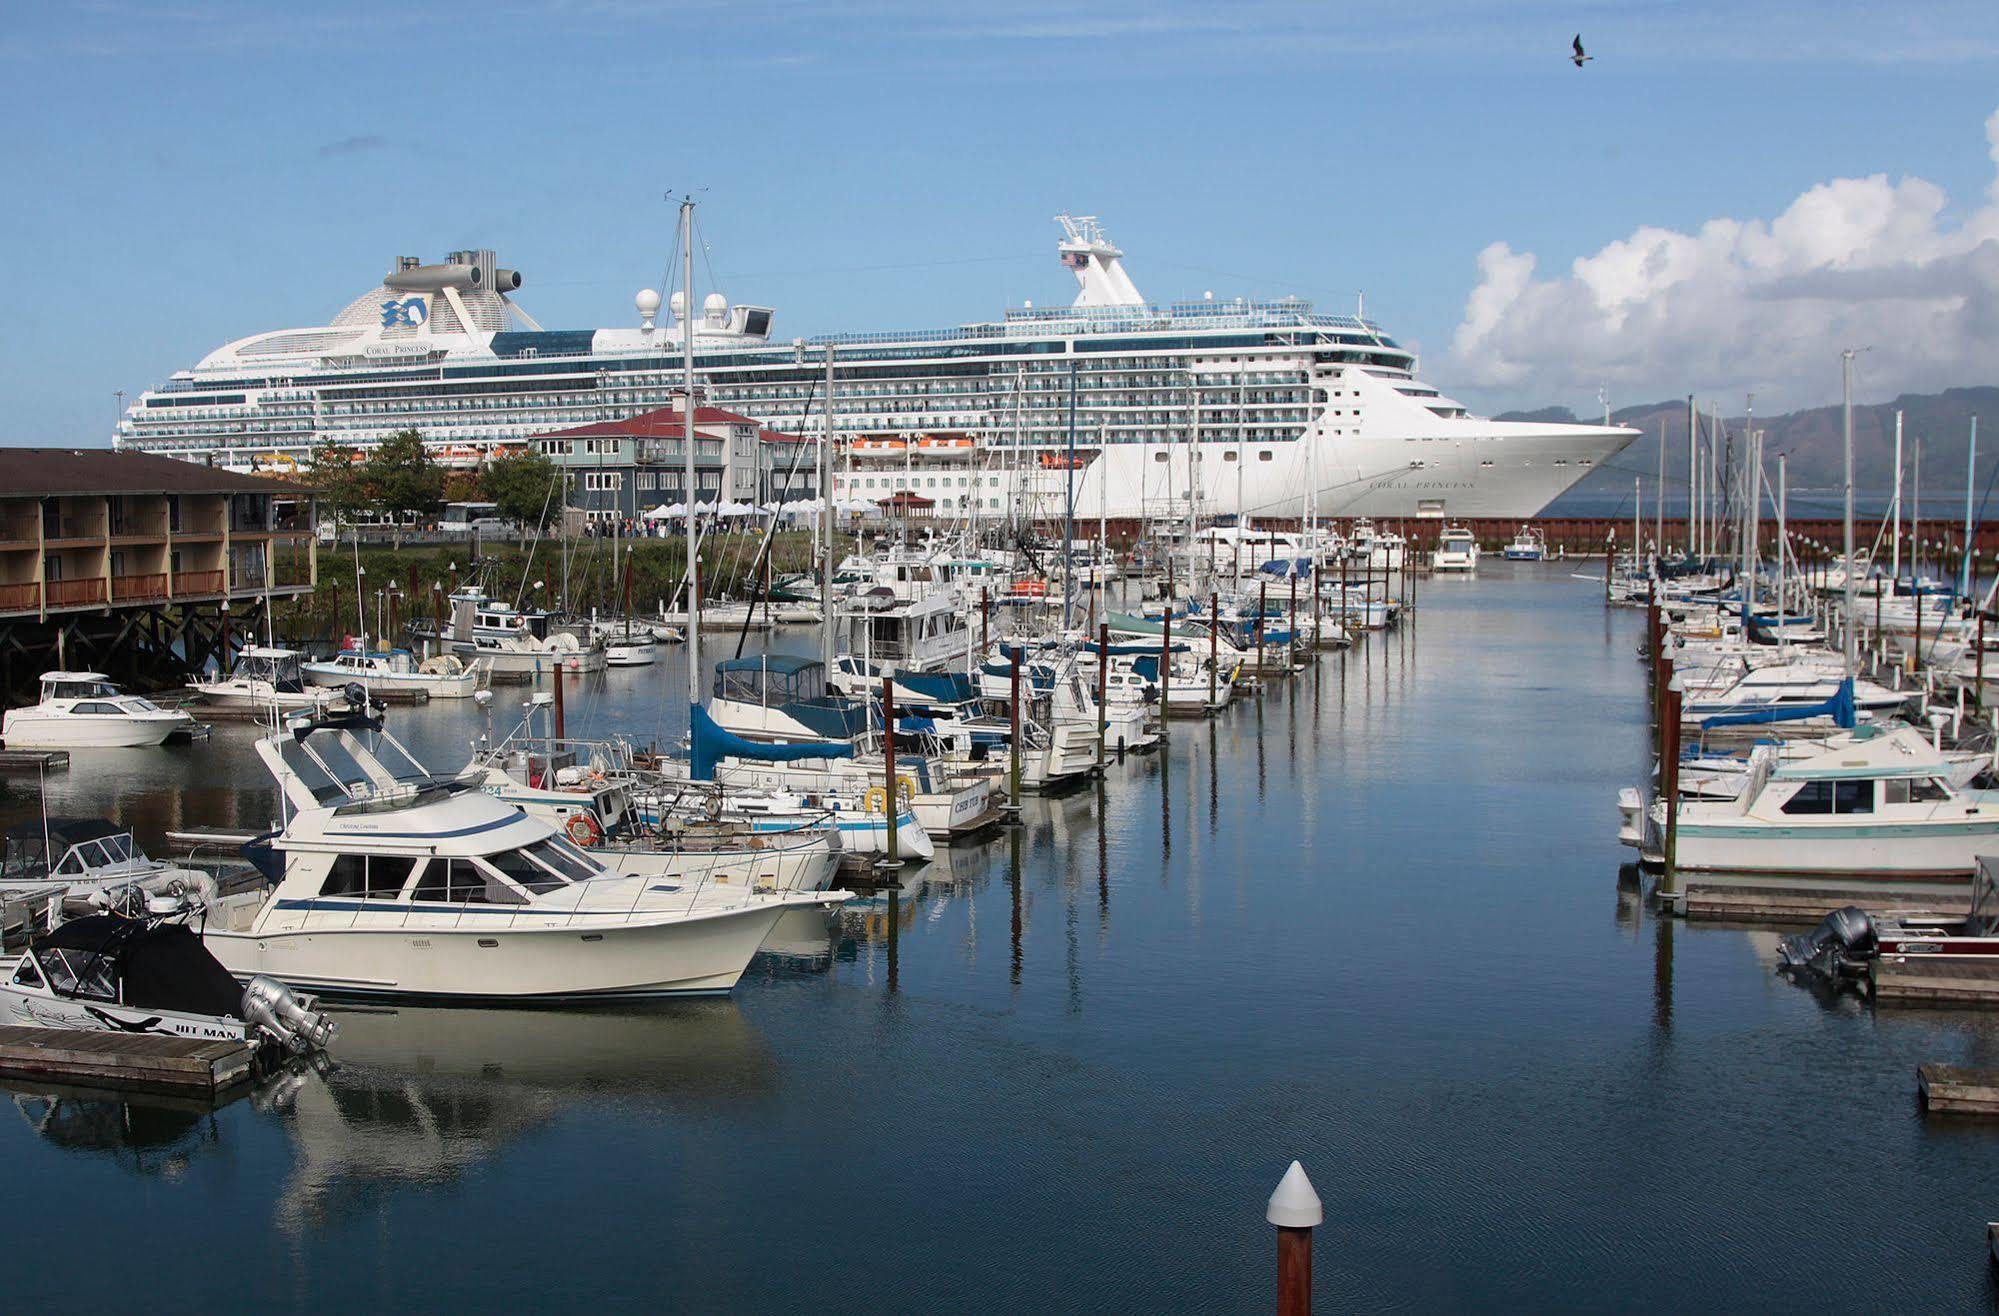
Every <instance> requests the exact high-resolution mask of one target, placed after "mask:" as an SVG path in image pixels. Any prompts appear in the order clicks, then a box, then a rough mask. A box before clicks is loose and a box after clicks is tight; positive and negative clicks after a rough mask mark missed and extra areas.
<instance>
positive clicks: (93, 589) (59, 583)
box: [48, 576, 109, 608]
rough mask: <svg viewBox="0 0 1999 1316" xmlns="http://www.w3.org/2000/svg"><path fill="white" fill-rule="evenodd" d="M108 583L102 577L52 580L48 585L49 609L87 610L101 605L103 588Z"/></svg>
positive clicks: (103, 596)
mask: <svg viewBox="0 0 1999 1316" xmlns="http://www.w3.org/2000/svg"><path fill="white" fill-rule="evenodd" d="M108 583H109V582H108V581H106V579H105V578H104V577H103V576H86V577H84V578H83V579H82V580H52V581H50V582H49V583H48V599H49V606H50V607H51V608H87V607H91V606H93V605H102V604H103V602H104V599H105V586H106V585H107V584H108Z"/></svg>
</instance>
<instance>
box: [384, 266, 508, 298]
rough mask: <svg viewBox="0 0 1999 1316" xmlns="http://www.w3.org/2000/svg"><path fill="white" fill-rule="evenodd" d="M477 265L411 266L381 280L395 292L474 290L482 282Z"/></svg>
mask: <svg viewBox="0 0 1999 1316" xmlns="http://www.w3.org/2000/svg"><path fill="white" fill-rule="evenodd" d="M483 277H484V276H482V275H481V274H480V272H479V267H478V266H477V265H413V266H410V267H409V268H407V269H401V270H397V271H396V272H395V273H394V274H391V275H390V276H389V277H388V278H386V279H383V280H382V286H383V287H385V288H392V289H394V290H395V291H397V292H443V291H444V290H445V289H446V288H459V289H469V288H476V287H478V286H479V285H480V283H481V282H482V281H483Z"/></svg>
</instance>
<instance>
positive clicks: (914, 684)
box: [895, 669, 979, 704]
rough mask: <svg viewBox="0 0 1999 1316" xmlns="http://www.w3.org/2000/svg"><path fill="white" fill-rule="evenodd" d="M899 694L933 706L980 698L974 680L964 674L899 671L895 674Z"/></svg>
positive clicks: (961, 702) (966, 701)
mask: <svg viewBox="0 0 1999 1316" xmlns="http://www.w3.org/2000/svg"><path fill="white" fill-rule="evenodd" d="M895 686H896V693H897V694H905V693H906V694H908V695H909V696H910V697H911V698H913V699H924V700H928V701H929V702H931V703H933V704H963V703H969V702H970V701H971V700H974V699H977V698H978V697H979V692H978V691H977V690H975V689H973V688H972V678H971V677H969V676H966V675H965V674H964V673H963V672H909V671H903V670H900V669H898V670H897V671H896V674H895Z"/></svg>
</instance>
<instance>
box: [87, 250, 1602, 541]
mask: <svg viewBox="0 0 1999 1316" xmlns="http://www.w3.org/2000/svg"><path fill="white" fill-rule="evenodd" d="M1057 222H1058V223H1059V224H1060V225H1061V237H1060V240H1059V243H1058V248H1057V250H1058V254H1059V256H1060V259H1061V262H1062V264H1063V265H1064V266H1065V267H1067V268H1068V269H1069V270H1070V271H1071V272H1072V273H1073V274H1074V275H1075V278H1076V281H1077V283H1078V285H1079V287H1078V293H1077V296H1076V299H1075V302H1074V304H1073V305H1069V306H1062V307H1037V306H1033V305H1031V304H1030V305H1027V306H1022V307H1019V308H1015V309H1012V310H1008V311H1006V312H1005V313H1004V315H1003V316H1002V317H1001V318H1000V319H999V320H997V321H986V322H980V323H973V324H965V325H961V326H959V327H957V328H953V329H941V330H925V331H908V332H887V333H845V334H829V335H824V336H821V337H816V338H806V339H793V340H789V341H786V340H783V339H779V338H774V337H773V333H772V330H773V325H774V322H775V319H776V315H775V312H774V311H773V310H772V309H771V308H769V307H764V306H749V305H731V304H730V303H729V301H728V300H727V299H726V298H725V297H724V295H723V294H722V293H720V292H710V293H709V294H708V295H707V296H706V297H705V298H704V299H703V301H702V304H701V307H700V310H699V312H698V313H697V314H690V313H689V312H690V308H689V307H688V306H687V304H686V300H685V298H684V297H683V295H682V294H681V293H680V292H675V293H674V294H673V295H672V296H671V297H668V298H664V299H663V298H662V297H661V294H660V292H659V291H658V290H655V289H651V288H645V289H641V290H640V291H639V293H638V295H637V297H636V298H635V299H634V311H635V316H634V319H635V320H636V323H633V324H630V325H628V326H627V327H623V328H606V329H584V330H546V329H543V328H542V327H541V326H540V325H538V324H537V323H535V321H534V320H533V319H532V318H531V317H530V316H529V315H528V314H527V313H526V311H525V310H523V309H522V307H521V306H520V305H519V303H518V297H517V294H518V292H519V290H520V288H521V286H522V284H523V282H524V280H523V276H522V275H521V274H520V272H518V271H516V270H512V269H507V268H504V267H502V266H500V265H498V264H497V261H496V257H495V254H494V253H493V252H491V251H486V250H478V251H459V252H453V253H451V254H450V255H449V256H448V258H447V259H446V260H445V261H444V262H443V263H441V264H426V263H424V262H423V261H421V260H419V259H417V258H415V257H408V256H405V257H401V258H399V259H398V260H396V261H395V262H394V264H393V266H392V267H391V269H390V271H389V273H388V274H387V276H386V277H384V278H383V279H382V280H381V281H380V282H379V283H378V284H376V285H374V286H372V287H370V288H368V289H367V290H366V291H364V292H362V293H361V294H360V295H359V296H358V297H356V298H355V299H354V300H353V301H352V302H350V303H348V305H347V306H346V307H345V308H344V309H342V310H341V311H340V312H339V314H337V315H335V316H334V317H333V319H332V322H331V323H329V324H326V325H323V326H318V327H314V328H301V329H283V330H278V331H275V332H269V333H260V334H254V335H251V336H250V337H247V338H241V339H238V340H236V341H235V342H232V343H228V344H226V345H224V346H222V347H220V348H217V349H216V350H215V351H213V352H211V353H209V354H208V356H206V357H205V358H203V359H202V360H201V362H200V363H199V364H197V365H196V366H195V367H194V368H193V369H191V370H184V371H180V372H178V373H176V374H175V375H174V376H173V377H172V378H171V379H169V380H168V381H167V382H166V383H165V384H163V385H161V386H160V387H159V388H157V389H153V390H149V391H147V392H145V393H143V394H141V395H140V396H139V398H138V400H137V401H136V402H135V403H134V404H133V405H132V406H130V407H129V408H128V409H127V410H126V411H125V413H124V415H123V417H122V418H121V419H120V421H119V423H118V428H117V433H116V437H115V442H116V444H117V446H119V447H121V448H136V449H142V450H144V451H148V452H154V453H162V454H166V455H170V456H176V457H181V458H185V459H187V460H191V461H200V462H207V463H211V464H215V465H220V466H225V467H229V468H232V469H239V470H256V469H263V470H271V469H277V470H286V469H292V468H294V467H296V466H299V465H302V464H303V463H304V462H305V461H306V460H307V459H308V456H309V454H310V453H311V451H312V450H313V449H314V448H315V447H317V446H319V445H321V444H323V443H326V442H328V441H332V442H335V443H339V444H341V445H345V446H350V447H353V448H355V449H358V450H363V451H365V450H366V449H367V448H368V447H369V446H370V445H371V444H374V443H377V442H379V441H380V440H382V439H383V438H386V437H387V436H389V435H390V434H393V433H395V432H397V431H399V430H405V429H415V430H417V431H418V432H419V433H421V434H422V435H423V437H424V441H425V443H426V444H427V445H428V446H429V447H430V448H431V449H432V450H433V451H434V452H436V453H438V454H440V455H448V456H450V457H451V458H453V459H455V460H458V461H461V462H462V461H463V460H465V459H466V458H467V457H470V458H471V459H473V460H478V459H482V458H485V457H490V456H495V455H499V454H502V453H507V452H511V451H517V450H519V449H521V448H523V447H525V446H527V445H529V444H530V443H532V442H533V441H535V440H536V439H537V438H539V437H541V436H546V435H548V434H550V433H552V432H555V431H559V430H562V429H565V428H570V427H575V426H581V425H589V424H594V423H600V422H606V421H613V422H615V421H618V420H622V419H625V418H629V417H633V416H637V415H640V414H642V413H645V412H649V411H655V410H657V409H660V408H662V407H669V406H671V405H673V401H674V398H675V396H676V395H677V394H678V393H679V392H680V390H681V389H682V386H683V379H684V376H683V373H682V357H683V347H682V344H683V343H684V341H685V335H687V334H690V333H691V334H692V335H693V342H694V356H695V361H694V364H695V370H696V387H697V389H699V390H700V392H701V394H702V396H703V397H704V398H705V399H706V400H708V401H710V402H712V403H714V404H716V405H718V406H721V407H725V408H728V409H730V410H733V411H735V412H737V413H740V414H742V415H745V416H748V417H750V418H752V419H754V420H755V421H757V422H759V423H760V424H762V425H765V426H768V427H770V428H772V429H776V430H783V431H788V432H791V433H795V434H803V435H805V436H807V437H817V436H818V435H819V434H822V433H824V432H825V429H826V427H827V425H828V416H827V413H828V408H827V406H826V403H825V398H824V389H823V385H822V381H823V380H824V378H825V376H826V369H827V359H828V356H829V355H830V357H831V359H832V369H833V381H834V382H833V394H834V396H833V405H832V407H831V409H830V410H831V416H830V422H831V429H832V435H831V437H832V440H833V442H834V444H835V450H836V451H837V452H839V453H840V454H841V460H840V461H838V462H837V463H836V468H837V469H838V471H839V472H840V473H839V475H838V476H837V483H836V485H835V490H834V492H835V494H836V496H839V497H841V498H843V499H849V500H853V499H862V500H868V501H874V502H879V501H882V500H884V499H887V498H890V497H892V496H894V495H895V494H896V493H898V492H900V491H908V493H910V494H914V495H916V496H919V497H920V496H923V494H924V493H925V491H926V486H925V484H924V479H923V477H922V475H921V474H920V473H919V468H918V466H917V463H918V462H919V461H921V462H923V463H925V466H924V468H923V469H932V468H933V464H944V468H945V469H950V467H949V465H948V464H949V463H952V462H954V461H955V462H959V463H962V461H963V456H964V454H967V453H971V454H976V455H978V456H979V457H981V458H982V461H981V464H980V467H979V469H980V470H981V471H983V472H985V473H984V474H981V475H979V476H976V477H969V478H968V477H964V476H960V477H958V479H957V484H956V487H955V489H953V485H952V481H951V477H949V476H946V477H944V486H943V487H944V488H945V489H952V490H953V492H952V494H951V495H950V497H949V503H950V505H954V506H956V507H960V508H965V507H969V509H970V510H972V511H974V512H992V511H997V510H999V509H1000V508H1001V507H1002V506H1003V505H1005V506H1006V507H1008V508H1009V509H1011V508H1012V507H1013V506H1014V504H1013V503H1012V501H1011V500H1012V499H1013V498H1014V497H1015V496H1016V493H1017V491H1018V490H1019V488H1020V487H1021V485H1022V484H1023V483H1025V482H1030V481H1031V482H1033V483H1035V484H1036V485H1037V486H1038V487H1040V488H1042V489H1043V490H1044V491H1045V490H1046V489H1047V487H1048V483H1049V479H1050V473H1051V472H1054V473H1055V474H1054V478H1055V480H1056V481H1057V483H1058V486H1059V491H1060V498H1059V500H1058V501H1060V502H1061V503H1062V504H1063V505H1064V506H1066V505H1067V503H1068V501H1069V497H1070V495H1071V492H1072V490H1073V502H1074V508H1075V512H1076V514H1077V515H1078V516H1082V517H1091V518H1094V517H1097V516H1100V515H1101V516H1109V517H1117V518H1129V517H1142V518H1154V517H1161V516H1170V515H1184V514H1186V513H1187V512H1188V511H1193V512H1195V513H1197V514H1200V515H1238V516H1248V517H1272V518H1295V517H1300V516H1303V515H1306V514H1308V513H1312V514H1316V515H1318V516H1324V517H1345V516H1370V517H1447V516H1448V517H1508V518H1526V517H1531V516H1533V515H1535V514H1536V513H1538V512H1539V511H1540V510H1541V509H1542V508H1544V507H1545V506H1547V504H1548V503H1549V502H1551V501H1553V500H1554V499H1555V497H1556V496H1557V495H1559V494H1560V493H1561V492H1562V491H1563V490H1565V489H1567V488H1568V487H1569V486H1570V485H1572V484H1574V483H1575V482H1576V481H1577V480H1580V479H1582V478H1583V477H1584V476H1586V475H1588V474H1589V472H1590V471H1591V469H1592V468H1593V467H1595V466H1597V465H1600V464H1602V463H1603V462H1605V461H1607V460H1609V459H1610V458H1611V457H1612V456H1614V455H1615V454H1616V453H1617V452H1618V451H1619V450H1621V449H1622V448H1623V447H1624V446H1625V445H1626V444H1628V443H1630V442H1631V441H1632V440H1633V439H1635V438H1636V437H1637V431H1635V430H1631V429H1626V428H1621V427H1616V426H1610V425H1602V426H1597V425H1558V424H1539V423H1533V424H1529V423H1518V422H1506V421H1495V420H1488V419H1485V418H1482V417H1479V416H1474V415H1472V414H1471V413H1470V412H1469V411H1467V409H1466V408H1465V407H1464V406H1462V405H1460V404H1459V403H1457V402H1454V401H1452V400H1451V399H1450V398H1448V397H1446V396H1444V395H1443V394H1441V393H1440V392H1438V390H1437V389H1435V388H1433V387H1431V386H1430V385H1428V384H1425V383H1424V382H1422V381H1421V380H1420V379H1418V378H1417V374H1416V370H1417V362H1416V357H1415V354H1414V353H1412V352H1411V351H1409V350H1408V349H1406V348H1404V347H1402V346H1401V345H1400V344H1398V343H1397V342H1396V341H1395V339H1393V338H1392V337H1390V336H1389V335H1388V334H1387V333H1386V332H1384V331H1383V330H1382V328H1381V327H1380V326H1379V325H1377V324H1375V323H1374V322H1373V321H1372V320H1369V319H1367V318H1365V317H1364V316H1362V315H1352V316H1346V315H1329V314H1323V313H1319V312H1316V311H1315V310H1314V309H1313V307H1312V304H1311V303H1310V302H1307V301H1302V300H1299V299H1296V298H1286V299H1283V300H1278V301H1261V300H1248V299H1244V298H1235V299H1218V298H1215V297H1213V296H1212V295H1206V296H1203V297H1202V298H1201V299H1199V300H1196V301H1187V302H1176V303H1171V304H1157V303H1152V302H1148V301H1146V300H1145V298H1144V297H1143V296H1141V295H1140V293H1139V291H1138V288H1137V286H1136V285H1135V284H1134V282H1133V281H1132V278H1131V276H1130V274H1129V273H1128V272H1127V271H1126V269H1125V265H1124V253H1123V252H1122V251H1120V250H1119V249H1118V248H1117V247H1116V246H1114V245H1113V244H1112V243H1111V242H1110V240H1109V239H1108V237H1107V236H1106V235H1105V233H1104V230H1103V227H1102V225H1101V224H1100V223H1098V221H1097V220H1096V219H1095V218H1093V217H1088V216H1069V215H1063V216H1058V217H1057ZM662 306H664V308H665V310H666V315H665V316H664V317H662V316H661V315H660V311H661V309H662ZM662 319H663V320H664V323H661V320H662ZM884 458H887V459H888V460H886V461H884V460H883V459H884ZM956 469H959V470H963V469H964V466H963V465H962V464H960V465H959V466H957V468H956ZM937 486H938V479H937V477H936V476H935V475H932V476H931V477H930V478H929V485H928V489H929V491H932V492H934V491H935V490H936V489H937ZM929 501H932V502H937V501H944V500H938V499H931V500H929Z"/></svg>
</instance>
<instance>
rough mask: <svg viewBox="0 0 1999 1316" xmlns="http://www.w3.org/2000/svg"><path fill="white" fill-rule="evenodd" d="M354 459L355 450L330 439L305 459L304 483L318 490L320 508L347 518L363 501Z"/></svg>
mask: <svg viewBox="0 0 1999 1316" xmlns="http://www.w3.org/2000/svg"><path fill="white" fill-rule="evenodd" d="M354 456H355V453H354V449H352V448H349V447H347V446H345V445H343V444H339V443H336V442H334V441H333V440H332V439H328V440H326V441H325V442H324V443H321V444H320V445H319V446H318V447H316V448H314V449H313V450H312V456H311V457H309V458H308V459H307V460H306V466H305V482H306V483H307V484H309V485H311V486H312V487H313V488H315V489H317V490H319V503H320V506H321V507H323V508H325V509H327V510H328V511H330V512H332V513H333V514H334V515H335V516H345V515H347V514H348V513H350V512H352V511H354V509H356V508H357V507H359V506H360V505H361V504H362V502H363V501H364V495H363V493H362V491H361V482H360V480H359V479H357V478H356V472H357V471H358V469H359V468H358V467H357V466H356V465H355V463H354Z"/></svg>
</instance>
